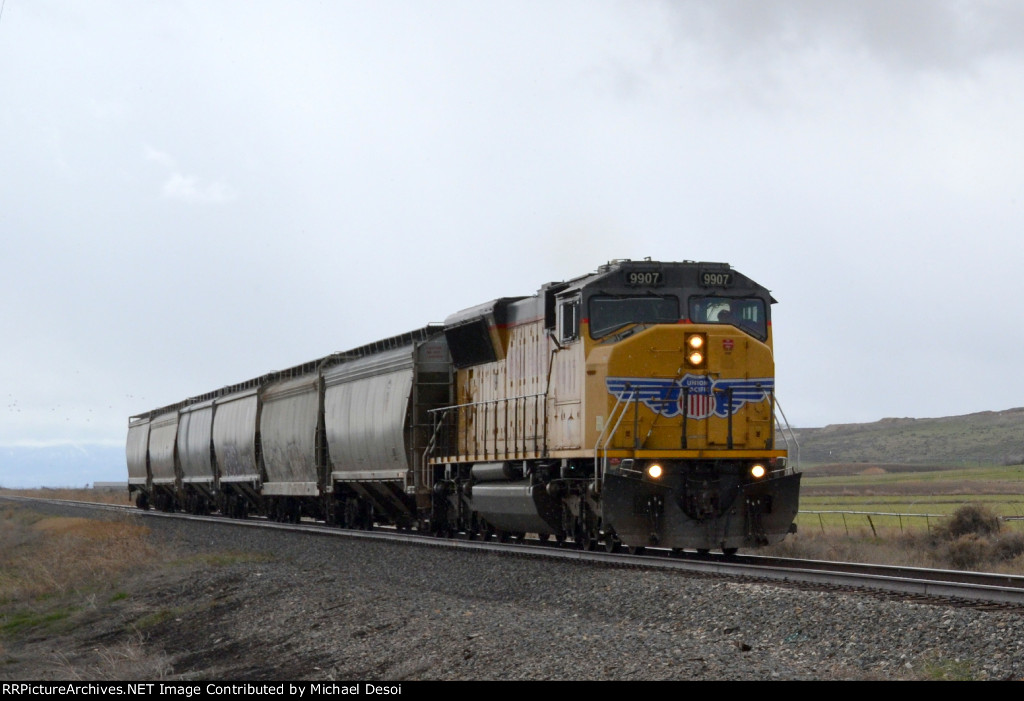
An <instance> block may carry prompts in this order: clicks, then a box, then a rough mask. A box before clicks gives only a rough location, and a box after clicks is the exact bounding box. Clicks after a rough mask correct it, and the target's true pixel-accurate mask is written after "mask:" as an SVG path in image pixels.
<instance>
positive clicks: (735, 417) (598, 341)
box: [127, 260, 800, 553]
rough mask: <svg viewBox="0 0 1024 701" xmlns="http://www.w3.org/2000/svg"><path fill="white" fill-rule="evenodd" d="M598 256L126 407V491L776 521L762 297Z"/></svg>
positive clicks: (431, 516)
mask: <svg viewBox="0 0 1024 701" xmlns="http://www.w3.org/2000/svg"><path fill="white" fill-rule="evenodd" d="M774 301H775V300H774V299H773V298H772V297H771V295H770V294H769V292H768V290H767V289H765V288H764V287H762V286H760V285H758V284H757V283H755V282H753V281H752V280H750V279H749V278H747V277H745V276H744V275H742V274H740V273H739V272H737V271H735V270H733V269H732V268H731V267H730V266H729V265H727V264H724V263H698V262H692V261H686V262H682V263H662V262H654V261H649V260H644V261H628V260H620V261H613V262H611V263H609V264H607V265H604V266H601V268H599V269H598V270H597V271H596V272H594V273H591V274H589V275H584V276H582V277H579V278H575V279H572V280H568V281H564V282H555V283H548V284H545V285H543V286H542V287H541V288H540V290H539V291H538V292H537V293H536V294H534V295H530V296H525V297H506V298H501V299H496V300H493V301H491V302H488V303H486V304H482V305H479V306H476V307H472V308H470V309H466V310H464V311H461V312H458V313H456V314H453V315H452V316H450V317H448V318H447V319H446V320H445V322H444V324H439V325H429V326H426V327H423V328H421V329H418V330H416V331H413V332H410V333H405V334H401V335H399V336H394V337H392V338H388V339H384V340H381V341H377V342H375V343H371V344H368V345H365V346H362V347H360V348H355V349H353V350H350V351H346V352H343V353H335V354H332V355H328V356H325V357H322V358H319V359H317V360H314V361H311V362H308V363H304V364H302V365H298V366H296V367H293V368H289V369H287V370H283V371H278V372H273V373H269V374H267V375H264V376H262V377H258V378H254V379H252V380H249V381H247V382H242V383H239V384H236V385H231V386H228V387H224V388H222V389H220V390H216V391H213V392H209V393H207V394H204V395H200V396H197V397H192V398H190V399H187V400H185V401H182V402H179V403H178V404H174V405H171V406H167V407H162V408H160V409H155V410H153V411H149V412H146V413H143V414H139V415H137V416H133V417H131V418H130V419H129V425H128V440H127V463H128V474H129V493H130V494H134V495H135V499H136V503H137V504H138V505H139V506H140V507H142V508H148V507H149V506H150V505H152V506H154V507H155V508H158V509H163V510H179V509H180V510H186V511H190V512H194V513H208V512H212V511H220V512H222V513H224V514H226V515H229V516H234V517H245V516H246V515H248V514H262V515H265V516H267V517H270V518H275V519H279V520H285V521H297V520H299V519H300V518H301V517H303V516H306V517H311V518H316V519H321V520H325V521H327V522H329V523H333V524H337V525H340V526H343V527H352V528H371V527H373V526H374V525H375V524H388V525H393V526H396V527H398V528H400V529H412V528H415V529H418V530H420V531H425V532H429V533H432V534H436V535H447V536H453V535H461V536H463V537H469V538H475V537H481V538H486V537H495V538H498V539H500V540H507V539H513V538H515V539H522V538H523V537H524V536H525V535H526V534H536V535H537V536H538V537H539V538H540V539H541V540H550V539H555V540H557V541H559V542H562V541H572V542H573V543H575V544H576V545H577V546H578V547H582V548H588V549H589V548H593V547H596V546H597V545H598V544H603V545H604V547H606V548H607V549H609V550H613V551H614V550H617V549H619V548H621V547H623V546H626V547H629V548H631V549H632V550H634V551H641V550H642V549H644V548H645V547H648V546H659V547H665V548H673V549H696V550H699V551H709V550H712V549H721V550H723V551H725V552H727V553H728V552H734V551H735V550H736V549H737V548H740V547H755V546H760V545H766V544H769V543H773V542H777V541H779V540H782V539H783V538H784V537H785V536H786V534H787V533H790V532H793V531H794V530H795V528H794V518H795V516H796V513H797V505H798V496H799V485H800V474H799V472H798V471H797V470H795V469H793V467H792V466H790V465H789V464H788V461H787V451H786V449H785V446H784V445H780V444H779V443H780V442H781V441H782V436H783V434H782V433H781V431H780V430H779V428H780V423H779V422H778V421H777V419H776V417H777V415H778V406H777V400H776V396H775V379H774V377H775V372H774V360H773V355H772V327H771V305H772V303H774Z"/></svg>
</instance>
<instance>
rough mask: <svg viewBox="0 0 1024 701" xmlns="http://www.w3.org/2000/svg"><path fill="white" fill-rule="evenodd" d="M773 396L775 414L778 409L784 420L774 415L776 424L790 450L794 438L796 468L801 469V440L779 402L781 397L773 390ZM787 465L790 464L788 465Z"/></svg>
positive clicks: (773, 427)
mask: <svg viewBox="0 0 1024 701" xmlns="http://www.w3.org/2000/svg"><path fill="white" fill-rule="evenodd" d="M772 398H773V399H774V401H773V404H774V407H773V414H774V409H778V410H779V414H780V415H781V416H782V421H781V422H780V421H779V420H778V418H777V417H776V416H774V415H773V416H772V419H773V421H774V422H775V425H777V426H778V427H779V431H780V433H781V434H782V440H783V441H784V442H785V444H786V450H787V451H789V440H790V438H792V439H793V445H795V446H796V451H794V452H795V453H796V460H795V462H796V470H797V471H800V442H799V441H798V440H797V439H796V432H795V431H793V427H792V426H790V425H789V419H787V418H786V412H785V411H783V410H782V404H780V403H779V398H778V397H777V396H775V393H774V392H772ZM772 429H773V430H774V429H775V426H772ZM787 434H788V436H787ZM787 467H789V466H788V465H787Z"/></svg>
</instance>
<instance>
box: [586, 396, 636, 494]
mask: <svg viewBox="0 0 1024 701" xmlns="http://www.w3.org/2000/svg"><path fill="white" fill-rule="evenodd" d="M625 397H626V390H623V391H622V394H620V395H619V396H618V397H616V398H615V406H613V407H612V410H611V412H609V414H608V421H606V422H605V424H604V426H603V427H602V428H601V433H600V434H598V436H597V441H596V442H595V443H594V490H595V492H596V491H599V490H600V489H601V483H602V481H603V479H604V473H605V469H606V468H607V467H608V442H609V441H610V440H611V439H612V438H613V437H614V436H615V432H616V431H618V430H619V424H621V423H622V419H623V418H624V417H625V416H626V411H627V410H628V409H629V405H630V404H631V403H632V402H634V401H636V397H637V390H635V389H634V390H632V391H631V392H630V394H629V398H628V399H626V403H625V404H622V400H623V399H624V398H625ZM620 404H622V413H621V414H619V419H618V421H616V422H615V427H614V428H612V430H611V431H608V427H609V426H611V423H612V418H614V417H615V411H616V410H617V409H618V408H619V405H620ZM605 434H607V437H605ZM602 439H604V446H602V445H601V440H602ZM601 450H603V451H604V456H603V457H601V458H600V459H599V458H598V451H601Z"/></svg>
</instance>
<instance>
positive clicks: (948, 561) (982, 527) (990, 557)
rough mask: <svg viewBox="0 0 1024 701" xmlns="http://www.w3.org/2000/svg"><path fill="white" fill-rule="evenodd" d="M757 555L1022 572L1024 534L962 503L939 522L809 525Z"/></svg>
mask: <svg viewBox="0 0 1024 701" xmlns="http://www.w3.org/2000/svg"><path fill="white" fill-rule="evenodd" d="M758 552H759V554H765V555H778V556H780V557H794V558H807V559H813V560H829V561H838V562H870V563H875V564H880V565H902V566H906V567H930V568H942V569H959V570H975V571H985V572H997V573H1002V574H1018V575H1024V533H1021V532H1020V531H1019V530H1008V529H1006V528H1005V527H1004V525H1003V522H1002V521H1001V520H1000V519H999V518H998V517H997V516H996V515H995V513H994V512H993V511H992V510H991V509H989V508H988V507H987V506H984V505H980V504H967V505H965V506H962V507H960V508H959V509H957V511H956V512H955V513H954V514H953V516H952V517H951V518H949V519H947V520H946V521H945V522H943V524H942V525H941V526H937V527H935V526H933V527H932V528H931V529H930V530H925V529H922V528H915V529H906V530H904V529H900V528H896V527H877V526H876V527H875V528H873V529H872V528H870V527H868V526H866V525H865V526H862V527H852V528H847V529H845V530H844V529H840V528H834V529H827V530H825V531H824V532H822V531H817V530H814V529H811V530H809V531H807V532H802V533H798V534H796V535H794V536H789V537H788V538H787V539H786V540H785V541H783V542H782V543H779V544H778V545H774V546H771V547H769V548H764V549H763V550H760V551H758Z"/></svg>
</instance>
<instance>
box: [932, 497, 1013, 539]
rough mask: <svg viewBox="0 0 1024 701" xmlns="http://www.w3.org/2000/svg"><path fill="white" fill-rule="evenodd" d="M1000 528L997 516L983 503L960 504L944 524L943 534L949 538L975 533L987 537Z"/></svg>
mask: <svg viewBox="0 0 1024 701" xmlns="http://www.w3.org/2000/svg"><path fill="white" fill-rule="evenodd" d="M1000 528H1002V522H1001V521H1000V520H999V517H998V516H996V514H995V513H994V512H993V511H992V510H991V509H990V508H988V507H987V506H984V505H983V504H966V505H964V506H961V507H960V508H959V509H957V510H956V512H955V513H954V514H953V516H952V517H951V518H950V519H949V521H948V522H947V523H946V524H945V526H944V534H945V536H946V537H947V538H949V539H950V540H956V539H958V538H960V537H961V536H965V535H975V536H983V537H988V536H992V535H996V534H997V533H999V530H1000Z"/></svg>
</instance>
